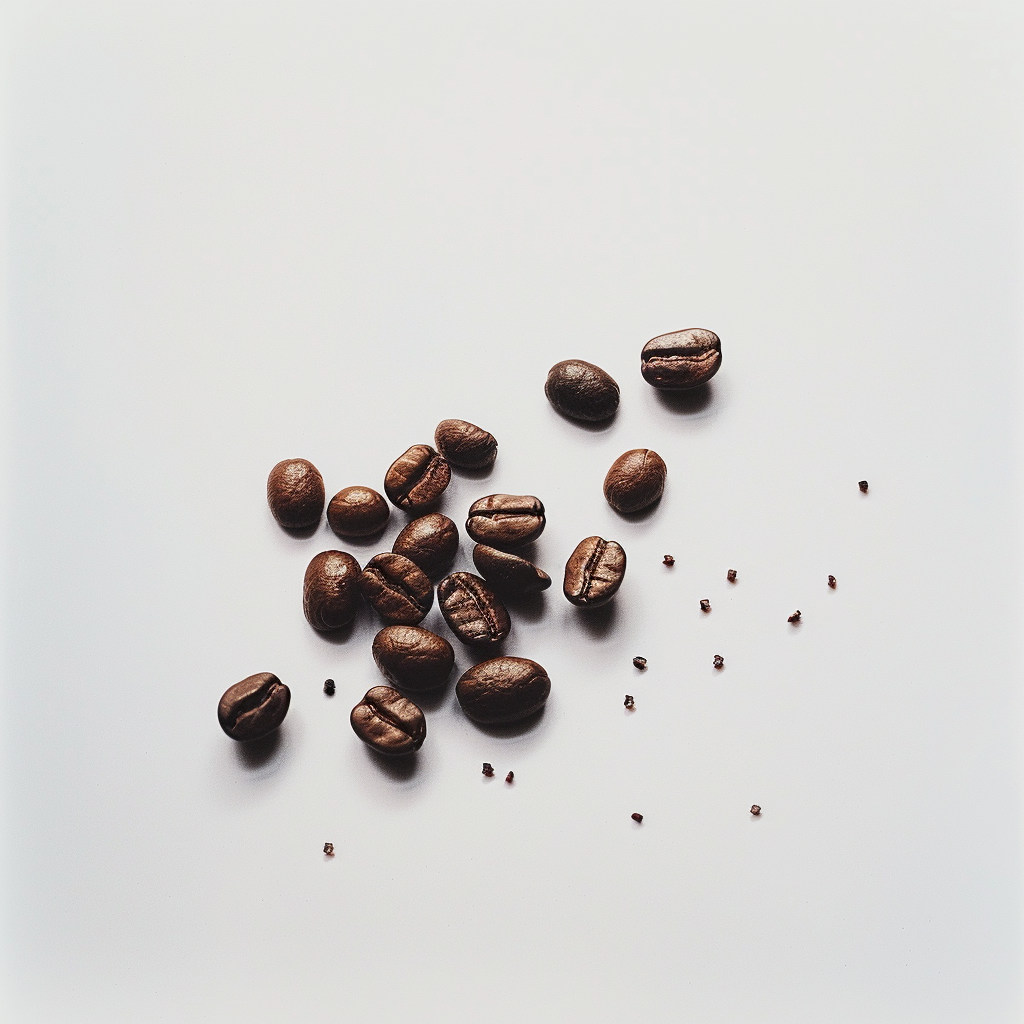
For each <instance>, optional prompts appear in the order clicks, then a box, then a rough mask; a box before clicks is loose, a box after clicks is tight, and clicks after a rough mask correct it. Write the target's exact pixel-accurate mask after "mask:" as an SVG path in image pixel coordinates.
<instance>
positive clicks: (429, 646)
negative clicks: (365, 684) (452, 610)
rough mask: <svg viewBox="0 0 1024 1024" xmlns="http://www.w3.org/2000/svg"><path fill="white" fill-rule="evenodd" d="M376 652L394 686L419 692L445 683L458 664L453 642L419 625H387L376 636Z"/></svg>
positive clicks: (375, 656)
mask: <svg viewBox="0 0 1024 1024" xmlns="http://www.w3.org/2000/svg"><path fill="white" fill-rule="evenodd" d="M372 652H373V660H374V661H375V662H376V663H377V668H379V669H380V671H381V673H382V674H383V676H384V678H385V679H387V681H388V682H389V683H391V685H392V686H397V687H398V688H399V689H400V690H411V691H413V692H415V693H418V692H420V691H422V690H434V689H436V688H437V687H438V686H443V685H444V683H445V682H446V681H447V680H448V677H449V676H450V675H451V672H452V669H453V668H454V667H455V651H454V650H452V645H451V644H450V643H448V641H447V640H445V638H444V637H442V636H438V635H437V634H436V633H431V632H430V630H429V629H422V628H421V627H419V626H385V627H384V628H383V629H382V630H381V631H380V632H379V633H378V634H377V635H376V636H375V637H374V638H373V648H372Z"/></svg>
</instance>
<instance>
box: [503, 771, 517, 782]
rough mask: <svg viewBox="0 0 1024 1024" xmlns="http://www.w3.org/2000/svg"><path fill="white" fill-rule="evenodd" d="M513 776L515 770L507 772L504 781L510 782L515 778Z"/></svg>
mask: <svg viewBox="0 0 1024 1024" xmlns="http://www.w3.org/2000/svg"><path fill="white" fill-rule="evenodd" d="M515 777H516V773H515V772H509V773H508V775H506V776H505V781H506V782H512V781H513V780H514V779H515Z"/></svg>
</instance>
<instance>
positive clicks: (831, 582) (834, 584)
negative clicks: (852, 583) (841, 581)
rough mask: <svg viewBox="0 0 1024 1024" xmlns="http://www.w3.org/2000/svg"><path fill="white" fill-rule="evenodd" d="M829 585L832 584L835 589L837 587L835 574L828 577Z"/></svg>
mask: <svg viewBox="0 0 1024 1024" xmlns="http://www.w3.org/2000/svg"><path fill="white" fill-rule="evenodd" d="M828 585H829V586H830V587H831V588H832V589H833V590H835V589H836V578H835V576H829V578H828Z"/></svg>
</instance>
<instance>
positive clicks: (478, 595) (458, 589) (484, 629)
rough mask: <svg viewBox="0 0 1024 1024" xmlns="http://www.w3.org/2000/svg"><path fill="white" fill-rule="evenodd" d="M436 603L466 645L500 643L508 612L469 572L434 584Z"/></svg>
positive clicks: (506, 633)
mask: <svg viewBox="0 0 1024 1024" xmlns="http://www.w3.org/2000/svg"><path fill="white" fill-rule="evenodd" d="M437 603H438V605H440V607H441V614H442V615H443V616H444V620H445V622H447V623H448V626H449V628H450V629H451V631H452V632H453V633H454V634H455V635H456V636H457V637H458V638H459V639H460V640H461V641H462V642H463V643H464V644H469V645H470V646H477V647H479V646H483V645H485V644H494V643H497V642H498V641H499V640H504V639H505V637H507V636H508V631H509V630H510V629H511V628H512V622H511V620H510V619H509V617H508V611H507V610H506V608H505V606H504V605H503V604H502V603H501V601H500V600H499V599H498V596H497V595H496V594H495V593H494V591H493V590H491V588H490V587H489V586H488V585H487V584H486V583H484V581H483V580H482V579H480V577H479V576H474V575H473V574H472V573H471V572H453V573H452V574H451V575H450V576H445V578H444V579H443V580H441V582H440V583H438V585H437Z"/></svg>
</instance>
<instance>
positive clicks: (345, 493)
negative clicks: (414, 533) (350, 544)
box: [327, 486, 391, 537]
mask: <svg viewBox="0 0 1024 1024" xmlns="http://www.w3.org/2000/svg"><path fill="white" fill-rule="evenodd" d="M390 518H391V507H390V506H389V505H388V503H387V502H386V501H385V500H384V496H383V495H381V494H378V493H377V492H376V491H375V490H374V489H373V488H372V487H360V486H355V487H346V488H344V489H343V490H340V491H338V493H337V494H336V495H335V496H334V497H333V498H331V503H330V505H328V506H327V522H328V523H330V525H331V529H332V530H333V531H334V532H335V533H336V534H337V535H338V536H339V537H372V536H373V535H374V534H375V533H380V531H381V530H383V529H384V527H385V526H387V524H388V519H390Z"/></svg>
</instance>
